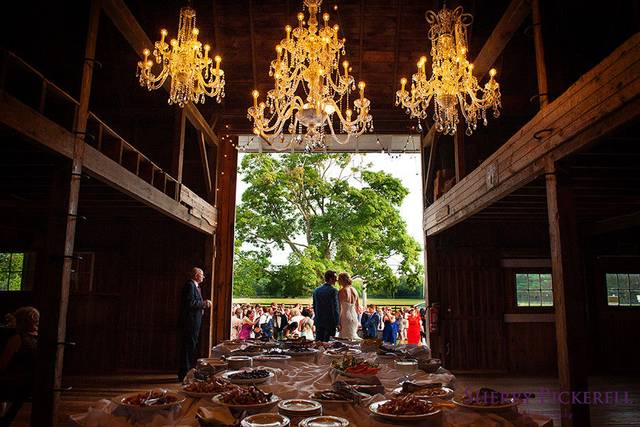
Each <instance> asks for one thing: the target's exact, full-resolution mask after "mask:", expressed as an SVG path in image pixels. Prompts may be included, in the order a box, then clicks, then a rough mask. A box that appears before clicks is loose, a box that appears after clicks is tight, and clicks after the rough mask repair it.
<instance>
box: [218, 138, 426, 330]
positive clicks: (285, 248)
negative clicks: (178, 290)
mask: <svg viewBox="0 0 640 427" xmlns="http://www.w3.org/2000/svg"><path fill="white" fill-rule="evenodd" d="M238 147H239V156H238V179H237V190H236V225H235V248H234V264H233V268H234V270H233V304H232V312H233V314H232V325H230V327H231V333H230V336H231V337H232V338H237V337H238V336H239V335H240V334H242V336H243V337H245V336H246V335H247V334H248V335H249V336H250V337H255V335H256V332H255V331H256V329H255V328H251V331H250V332H247V331H244V332H243V331H242V323H243V321H244V323H245V325H247V324H248V321H249V320H251V321H252V322H253V323H254V324H255V325H256V326H258V327H259V326H260V323H261V321H260V317H261V316H262V319H263V320H266V318H267V317H268V316H267V315H268V313H269V312H270V313H271V316H273V315H276V317H277V314H278V313H280V315H282V314H286V315H287V317H288V319H289V320H290V319H291V318H293V317H295V316H302V312H303V311H305V314H306V313H307V312H310V315H309V317H313V312H312V310H310V309H312V307H311V305H312V304H311V303H312V299H311V296H312V293H313V290H314V289H315V288H316V287H317V286H318V285H320V284H322V283H323V273H324V272H325V271H326V270H335V271H337V272H342V271H344V272H346V273H348V274H349V275H350V276H351V277H352V279H353V287H354V288H355V289H356V291H357V293H358V296H359V303H360V305H361V306H362V307H363V310H364V307H366V305H367V304H375V305H376V307H379V308H381V309H382V310H383V311H384V312H385V313H386V311H387V310H388V312H389V314H392V315H393V316H394V318H396V317H398V318H399V317H406V316H407V313H408V312H409V310H410V309H411V308H413V307H417V309H418V310H419V309H420V308H422V307H424V306H425V292H424V289H425V286H424V266H423V231H422V206H423V195H424V192H423V187H422V181H423V179H422V169H423V168H422V157H421V153H420V147H421V137H420V135H410V134H406V135H367V136H363V137H361V138H359V141H358V143H357V144H353V143H351V144H349V145H345V146H330V147H328V149H326V150H322V151H318V152H313V153H304V152H303V151H301V150H298V151H295V150H289V151H287V152H284V153H282V152H280V153H278V152H274V151H273V150H272V149H270V147H268V146H266V145H265V144H258V142H257V138H252V137H251V136H247V137H242V136H241V137H240V138H239V140H238ZM398 322H402V320H400V319H398ZM245 328H246V329H248V326H245ZM262 329H265V328H262ZM267 329H271V330H269V331H267V332H266V333H267V334H270V335H272V334H273V330H272V327H267ZM296 332H297V333H300V332H301V331H293V332H292V333H296ZM261 333H262V331H259V332H258V334H261ZM276 333H277V334H278V335H279V336H280V337H282V334H283V331H278V328H276ZM398 339H399V340H402V339H403V338H402V334H400V335H399V338H398ZM405 340H406V339H405Z"/></svg>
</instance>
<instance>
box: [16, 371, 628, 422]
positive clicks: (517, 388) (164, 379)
mask: <svg viewBox="0 0 640 427" xmlns="http://www.w3.org/2000/svg"><path fill="white" fill-rule="evenodd" d="M174 378H175V376H174V375H167V374H164V375H163V374H146V375H140V374H136V375H111V376H69V377H66V378H65V381H64V384H65V385H70V386H73V390H72V391H70V392H65V393H64V394H63V397H62V407H61V414H62V417H61V423H60V425H61V426H62V425H64V421H65V420H66V419H67V418H68V416H69V415H71V414H77V413H81V412H84V411H85V410H86V409H87V408H88V407H89V406H90V405H91V404H93V403H94V402H96V401H97V400H99V399H108V398H111V397H113V396H116V395H119V394H123V393H127V392H133V391H141V390H147V389H149V388H154V387H168V388H176V387H177V386H178V384H177V382H175V380H174ZM456 384H457V389H458V390H460V391H464V390H465V388H467V387H468V388H470V389H476V388H479V387H490V388H493V389H496V390H500V391H505V392H533V393H536V394H537V395H539V394H540V391H541V390H551V391H558V382H557V380H556V379H555V378H551V377H514V376H506V375H460V376H458V377H457V382H456ZM590 388H591V390H592V391H601V392H607V391H618V392H628V393H629V399H630V400H631V401H632V403H631V404H627V405H624V404H617V405H610V406H604V405H603V406H592V407H591V420H592V422H591V425H592V426H593V427H606V426H617V427H620V426H625V427H629V426H640V404H639V402H640V378H638V377H632V376H615V377H614V376H606V377H605V376H601V377H593V378H590ZM536 400H537V399H534V400H532V401H531V402H530V403H529V404H528V405H526V406H523V407H522V409H523V410H524V411H526V412H530V413H536V414H543V415H547V416H551V417H553V419H554V424H555V425H556V426H557V427H558V426H560V419H559V415H560V409H559V405H558V404H556V403H551V402H549V401H548V400H549V399H547V401H546V402H545V403H540V402H539V401H538V402H536ZM30 411H31V405H25V407H24V408H23V409H22V410H21V411H20V414H19V415H18V417H17V419H16V421H15V423H14V424H13V425H15V426H28V419H29V413H30Z"/></svg>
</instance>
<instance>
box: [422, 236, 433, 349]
mask: <svg viewBox="0 0 640 427" xmlns="http://www.w3.org/2000/svg"><path fill="white" fill-rule="evenodd" d="M435 239H436V237H434V236H431V237H428V236H427V233H424V303H425V307H426V308H427V309H428V308H429V304H430V303H431V300H430V298H429V289H430V288H431V287H432V286H435V277H436V245H435ZM427 312H428V311H427ZM424 333H425V335H426V338H427V346H429V347H430V348H431V349H432V350H433V348H432V347H431V334H430V333H429V323H428V322H427V329H426V330H425V331H424Z"/></svg>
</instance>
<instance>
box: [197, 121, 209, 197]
mask: <svg viewBox="0 0 640 427" xmlns="http://www.w3.org/2000/svg"><path fill="white" fill-rule="evenodd" d="M198 136H199V144H198V146H199V147H200V159H201V160H202V172H203V174H204V186H205V188H206V190H207V195H208V196H211V170H210V169H209V154H208V153H207V144H206V142H205V140H204V135H203V134H202V132H198ZM209 200H211V199H210V197H209Z"/></svg>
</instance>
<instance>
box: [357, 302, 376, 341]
mask: <svg viewBox="0 0 640 427" xmlns="http://www.w3.org/2000/svg"><path fill="white" fill-rule="evenodd" d="M360 323H361V325H362V335H363V337H364V338H375V337H376V334H377V332H378V325H380V315H378V313H377V312H376V306H375V305H373V304H369V305H367V311H365V312H364V313H362V318H361V319H360Z"/></svg>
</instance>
